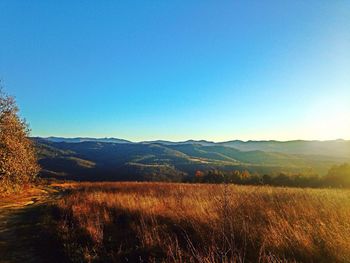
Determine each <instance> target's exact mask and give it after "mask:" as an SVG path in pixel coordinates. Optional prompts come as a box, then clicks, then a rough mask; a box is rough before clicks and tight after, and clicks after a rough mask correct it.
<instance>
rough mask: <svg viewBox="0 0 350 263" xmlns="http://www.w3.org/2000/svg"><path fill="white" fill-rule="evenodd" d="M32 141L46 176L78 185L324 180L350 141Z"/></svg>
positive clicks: (343, 159)
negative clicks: (227, 175) (241, 175)
mask: <svg viewBox="0 0 350 263" xmlns="http://www.w3.org/2000/svg"><path fill="white" fill-rule="evenodd" d="M33 140H34V141H35V145H36V147H37V150H38V154H39V159H40V160H39V162H40V165H41V166H42V168H43V171H42V176H45V177H55V178H64V179H76V180H128V181H129V180H140V181H142V180H156V181H157V180H161V181H182V180H184V178H186V177H191V176H193V175H194V173H195V171H196V170H203V171H206V170H211V169H218V170H224V171H229V170H241V171H242V170H245V169H246V170H248V171H250V172H252V173H258V174H271V175H276V174H278V173H281V172H287V173H303V174H315V173H317V174H320V175H323V174H325V173H326V172H327V171H328V169H329V168H330V167H331V166H332V165H334V164H340V163H343V162H347V161H350V157H349V155H348V152H347V150H348V148H347V147H348V145H349V142H348V141H331V142H314V141H297V142H296V141H292V142H276V141H269V142H266V141H263V142H240V141H232V142H225V143H213V142H207V141H186V142H179V143H176V142H167V141H155V142H141V143H133V142H128V141H125V140H120V139H114V138H109V139H93V138H74V139H66V138H54V139H53V137H50V138H33ZM106 140H107V141H106ZM119 141H120V142H119ZM233 146H237V148H236V147H233ZM283 146H285V148H284V147H283ZM303 149H304V150H303ZM321 149H323V150H322V151H321ZM318 150H319V154H316V153H317V151H318Z"/></svg>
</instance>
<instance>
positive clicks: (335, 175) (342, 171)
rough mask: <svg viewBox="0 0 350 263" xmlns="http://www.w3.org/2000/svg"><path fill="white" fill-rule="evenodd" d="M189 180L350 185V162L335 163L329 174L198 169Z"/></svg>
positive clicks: (265, 183)
mask: <svg viewBox="0 0 350 263" xmlns="http://www.w3.org/2000/svg"><path fill="white" fill-rule="evenodd" d="M188 181H189V182H193V183H234V184H243V185H272V186H291V187H340V188H343V187H346V188H349V187H350V164H348V163H344V164H340V165H334V166H332V167H331V168H330V170H329V171H328V173H327V175H325V176H319V175H317V174H314V175H303V174H287V173H280V174H278V175H275V176H272V175H269V174H263V175H260V174H258V173H251V172H249V171H248V170H233V171H222V170H217V169H212V170H208V171H200V170H197V171H196V172H195V174H194V176H193V177H192V178H191V179H188Z"/></svg>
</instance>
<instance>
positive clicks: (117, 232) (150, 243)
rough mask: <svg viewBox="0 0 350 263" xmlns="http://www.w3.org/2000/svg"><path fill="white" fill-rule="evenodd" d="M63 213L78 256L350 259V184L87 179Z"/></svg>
mask: <svg viewBox="0 0 350 263" xmlns="http://www.w3.org/2000/svg"><path fill="white" fill-rule="evenodd" d="M65 188H70V189H71V191H70V194H68V195H67V196H65V197H64V198H62V199H61V200H59V201H58V203H57V207H56V209H55V220H56V226H57V230H58V231H57V232H58V236H59V240H60V241H61V242H62V244H63V246H64V251H65V253H66V255H67V256H68V257H69V258H71V259H72V261H76V262H82V261H83V262H350V191H349V190H330V189H296V188H294V189H293V188H274V187H265V186H264V187H254V186H235V185H204V184H203V185H194V184H167V183H80V184H71V185H66V186H65Z"/></svg>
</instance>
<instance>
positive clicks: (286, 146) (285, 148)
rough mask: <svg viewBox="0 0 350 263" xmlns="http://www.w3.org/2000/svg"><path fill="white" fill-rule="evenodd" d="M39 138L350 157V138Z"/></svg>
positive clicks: (54, 140)
mask: <svg viewBox="0 0 350 263" xmlns="http://www.w3.org/2000/svg"><path fill="white" fill-rule="evenodd" d="M37 138H38V139H43V140H47V141H50V142H67V143H80V142H106V143H135V144H160V145H165V146H171V145H184V144H198V145H201V146H225V147H231V148H235V149H237V150H240V151H244V152H246V151H264V152H279V153H287V154H308V155H324V156H334V157H350V140H342V139H338V140H328V141H317V140H313V141H309V140H292V141H276V140H261V141H253V140H249V141H241V140H232V141H226V142H212V141H206V140H187V141H179V142H173V141H167V140H156V141H142V142H132V141H128V140H124V139H118V138H89V137H87V138H85V137H77V138H64V137H47V138H42V137H37Z"/></svg>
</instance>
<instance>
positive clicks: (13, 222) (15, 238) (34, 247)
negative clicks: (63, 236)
mask: <svg viewBox="0 0 350 263" xmlns="http://www.w3.org/2000/svg"><path fill="white" fill-rule="evenodd" d="M61 196H62V193H61V191H59V190H58V189H57V188H56V189H55V188H53V187H45V188H37V189H32V190H29V191H28V192H26V193H25V194H24V195H22V196H14V197H12V198H8V199H3V200H1V201H0V262H1V263H5V262H6V263H7V262H11V263H12V262H62V260H63V258H62V256H61V255H60V253H59V249H58V247H59V244H58V243H57V241H56V240H55V239H54V238H53V236H52V235H50V231H52V226H51V228H50V220H49V214H50V213H49V209H51V208H50V204H52V203H53V202H55V201H56V200H58V199H59V198H60V197H61Z"/></svg>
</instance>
